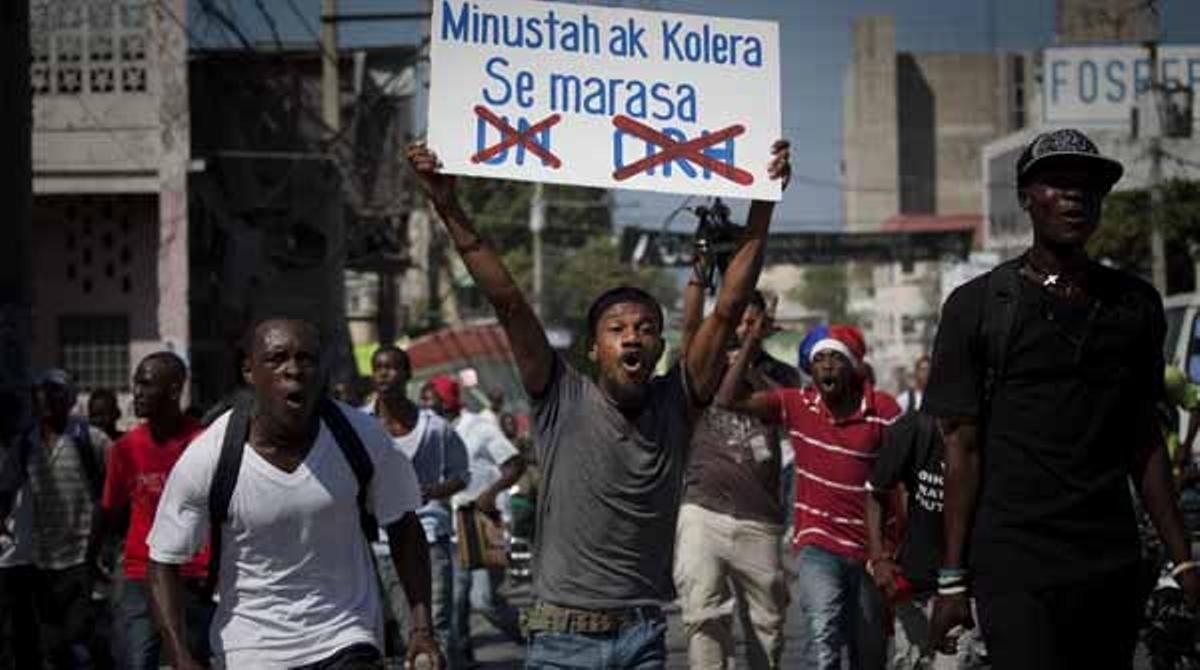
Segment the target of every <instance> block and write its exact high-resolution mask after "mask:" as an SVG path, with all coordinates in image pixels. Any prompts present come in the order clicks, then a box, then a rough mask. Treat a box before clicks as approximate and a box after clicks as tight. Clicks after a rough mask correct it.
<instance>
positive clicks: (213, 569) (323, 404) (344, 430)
mask: <svg viewBox="0 0 1200 670" xmlns="http://www.w3.org/2000/svg"><path fill="white" fill-rule="evenodd" d="M253 410H254V399H253V398H252V397H249V396H241V397H239V398H238V399H237V401H236V402H235V403H234V405H233V410H232V412H231V414H230V416H229V423H228V424H226V426H225V438H224V440H223V441H222V442H221V455H220V457H219V458H218V460H217V469H216V471H215V472H214V473H213V479H212V486H211V488H210V489H209V491H208V516H209V527H210V535H211V541H210V552H209V558H208V582H207V588H208V591H209V593H214V592H216V587H217V577H218V571H219V569H220V564H221V531H222V526H223V525H224V524H225V522H226V521H227V520H228V519H229V503H230V501H231V500H232V499H233V491H234V489H235V488H237V480H238V472H239V471H240V470H241V466H242V453H243V450H244V449H245V448H246V440H247V438H248V437H249V429H250V415H251V414H252V413H253ZM317 411H318V414H319V415H320V417H321V420H322V421H324V422H325V425H326V426H327V427H328V428H329V432H330V433H332V434H333V439H334V441H335V442H337V445H338V448H339V451H341V452H342V456H343V457H344V458H345V459H346V462H347V463H349V464H350V469H351V470H353V471H354V478H355V479H356V480H357V481H358V496H357V502H358V515H359V525H360V526H361V527H362V532H363V536H364V537H365V538H366V540H367V544H368V545H369V544H370V543H372V542H374V541H375V540H376V539H378V538H379V524H378V523H377V522H376V520H375V517H374V515H372V514H371V512H370V511H369V510H368V508H367V490H368V487H369V486H370V484H371V477H372V476H374V474H375V466H374V465H373V464H372V463H371V457H370V455H368V454H367V448H366V446H365V445H363V442H362V438H360V437H359V436H358V432H357V431H355V430H354V426H352V425H351V424H350V421H349V419H347V418H346V415H345V414H344V413H343V412H342V410H341V408H339V407H338V406H337V403H335V402H334V401H333V400H331V399H330V398H328V397H323V398H321V400H320V404H319V405H318V410H317Z"/></svg>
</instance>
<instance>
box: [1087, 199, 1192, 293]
mask: <svg viewBox="0 0 1200 670" xmlns="http://www.w3.org/2000/svg"><path fill="white" fill-rule="evenodd" d="M1159 188H1160V189H1162V203H1163V208H1162V211H1161V212H1159V213H1158V217H1157V219H1158V221H1159V222H1160V223H1161V225H1162V231H1163V237H1164V241H1165V242H1166V249H1167V292H1168V293H1184V292H1188V291H1194V290H1196V277H1195V272H1194V266H1193V262H1192V256H1193V253H1194V252H1193V249H1195V248H1197V247H1200V182H1197V181H1186V180H1182V179H1173V180H1170V181H1167V182H1164V183H1163V184H1162V185H1161V186H1159ZM1149 212H1150V193H1149V191H1148V190H1137V191H1122V192H1118V193H1113V194H1111V195H1109V196H1108V198H1106V199H1105V201H1104V216H1103V218H1102V219H1101V222H1100V229H1099V230H1097V231H1096V235H1095V236H1094V237H1092V239H1091V241H1090V242H1089V243H1088V251H1089V252H1090V253H1091V254H1092V256H1093V257H1095V258H1099V259H1102V260H1105V261H1108V262H1111V263H1112V264H1113V265H1116V266H1117V267H1119V268H1122V269H1124V270H1128V271H1130V272H1133V273H1136V274H1139V275H1142V276H1149V274H1150V262H1151V261H1150V225H1151V219H1150V215H1149Z"/></svg>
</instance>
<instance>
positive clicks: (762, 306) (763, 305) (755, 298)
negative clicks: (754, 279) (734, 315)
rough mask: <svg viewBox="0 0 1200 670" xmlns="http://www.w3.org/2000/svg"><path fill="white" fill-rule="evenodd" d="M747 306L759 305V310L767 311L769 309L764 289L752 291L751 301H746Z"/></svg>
mask: <svg viewBox="0 0 1200 670" xmlns="http://www.w3.org/2000/svg"><path fill="white" fill-rule="evenodd" d="M746 306H747V307H757V308H758V311H760V312H764V313H765V312H766V311H767V297H766V296H764V295H763V292H762V291H758V290H755V291H751V292H750V298H749V302H747V303H746Z"/></svg>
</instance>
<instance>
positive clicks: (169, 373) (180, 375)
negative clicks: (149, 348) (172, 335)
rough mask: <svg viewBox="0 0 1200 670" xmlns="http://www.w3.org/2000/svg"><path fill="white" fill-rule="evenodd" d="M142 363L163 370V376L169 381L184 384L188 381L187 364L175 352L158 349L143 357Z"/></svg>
mask: <svg viewBox="0 0 1200 670" xmlns="http://www.w3.org/2000/svg"><path fill="white" fill-rule="evenodd" d="M141 365H146V366H150V367H153V368H155V369H156V370H162V375H163V378H164V379H165V380H167V381H168V382H172V383H176V384H182V383H184V382H185V381H187V376H188V371H187V364H186V363H184V362H183V359H182V358H180V357H179V355H178V354H176V353H175V352H172V351H156V352H154V353H152V354H150V355H149V356H147V357H145V358H143V359H142V362H141Z"/></svg>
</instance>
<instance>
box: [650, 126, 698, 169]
mask: <svg viewBox="0 0 1200 670" xmlns="http://www.w3.org/2000/svg"><path fill="white" fill-rule="evenodd" d="M662 134H663V135H666V136H667V137H669V138H671V139H672V140H674V141H676V142H686V141H687V139H688V137H687V135H684V134H683V131H682V130H680V129H678V128H663V129H662ZM658 149H659V148H658V147H657V146H655V145H654V143H652V142H647V143H646V157H647V158H649V157H651V156H653V155H655V154H657V153H658ZM672 163H674V164H675V165H678V166H679V169H680V170H682V171H683V174H685V175H687V177H688V178H689V179H695V178H696V168H695V167H694V166H693V165H692V164H691V163H690V162H688V161H687V160H685V159H683V158H677V159H675V160H673V161H667V162H666V163H661V164H660V165H662V174H663V176H664V177H667V178H670V176H671V164H672ZM656 169H657V166H656V167H652V168H650V169H649V170H646V174H648V175H650V176H654V171H655V170H656Z"/></svg>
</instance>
